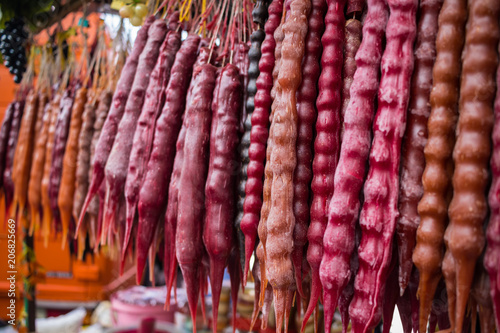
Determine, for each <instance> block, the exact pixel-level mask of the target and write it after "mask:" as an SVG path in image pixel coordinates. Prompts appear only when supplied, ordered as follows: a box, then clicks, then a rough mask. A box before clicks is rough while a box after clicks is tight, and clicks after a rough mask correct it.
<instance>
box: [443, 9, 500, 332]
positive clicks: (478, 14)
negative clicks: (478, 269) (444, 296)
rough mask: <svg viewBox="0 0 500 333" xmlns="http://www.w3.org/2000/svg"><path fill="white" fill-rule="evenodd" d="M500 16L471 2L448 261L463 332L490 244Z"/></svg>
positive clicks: (449, 285)
mask: <svg viewBox="0 0 500 333" xmlns="http://www.w3.org/2000/svg"><path fill="white" fill-rule="evenodd" d="M499 13H500V2H499V1H497V0H475V1H470V3H469V18H468V22H467V28H466V35H465V47H464V53H463V64H462V77H461V85H460V103H459V118H458V125H457V141H456V144H455V149H454V150H453V161H454V162H455V171H454V173H453V199H452V200H451V202H450V208H449V211H448V214H449V217H450V223H449V225H448V227H447V229H446V233H445V235H444V240H445V243H446V254H445V257H444V259H443V275H444V277H445V282H446V290H447V292H448V311H449V315H450V323H451V329H452V330H455V331H456V332H458V333H460V332H461V330H462V325H463V318H464V315H465V310H466V306H467V302H468V299H469V292H470V288H471V285H472V281H473V278H474V271H475V269H474V268H475V266H476V261H477V259H478V258H479V256H480V255H481V252H482V251H483V248H484V244H485V236H484V232H483V223H484V220H485V218H486V215H487V212H488V207H487V201H486V196H485V191H486V189H487V187H488V185H489V179H488V177H489V175H488V166H489V164H488V163H489V159H490V155H491V130H492V128H493V101H494V98H495V70H496V69H497V65H498V54H497V51H496V48H497V45H498V41H499V36H500V29H499V22H498V14H499Z"/></svg>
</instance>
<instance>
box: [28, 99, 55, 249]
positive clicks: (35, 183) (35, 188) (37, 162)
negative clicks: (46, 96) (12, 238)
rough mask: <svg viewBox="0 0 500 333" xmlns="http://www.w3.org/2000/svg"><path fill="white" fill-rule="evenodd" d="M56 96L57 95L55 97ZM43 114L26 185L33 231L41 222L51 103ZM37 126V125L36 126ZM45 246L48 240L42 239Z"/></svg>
mask: <svg viewBox="0 0 500 333" xmlns="http://www.w3.org/2000/svg"><path fill="white" fill-rule="evenodd" d="M56 96H57V95H56ZM40 101H41V103H39V107H41V104H43V102H42V101H43V97H42V96H40ZM43 108H44V110H43V113H42V112H40V111H39V114H38V119H37V122H38V121H40V122H41V128H40V130H39V131H37V134H36V141H35V145H34V148H33V156H32V163H31V171H30V175H29V183H28V205H29V207H30V215H31V226H32V228H31V229H32V230H30V232H31V231H33V230H35V229H36V228H37V227H40V221H41V218H40V217H41V207H42V206H41V204H42V201H41V200H42V198H41V191H40V190H41V186H42V177H43V165H44V162H45V144H46V143H47V137H48V133H49V125H50V116H51V111H52V106H51V102H50V101H48V103H46V104H45V105H44V106H43ZM37 126H38V124H37ZM42 236H44V231H42ZM43 238H44V242H45V246H46V245H47V244H46V241H47V240H48V238H46V237H43Z"/></svg>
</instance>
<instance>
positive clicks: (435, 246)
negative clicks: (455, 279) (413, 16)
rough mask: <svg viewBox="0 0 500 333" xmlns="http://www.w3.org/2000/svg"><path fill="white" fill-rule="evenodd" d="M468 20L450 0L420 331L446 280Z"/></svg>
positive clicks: (436, 72) (434, 98)
mask: <svg viewBox="0 0 500 333" xmlns="http://www.w3.org/2000/svg"><path fill="white" fill-rule="evenodd" d="M466 19H467V1H466V0H445V1H444V3H443V7H442V9H441V12H440V14H439V22H438V24H439V29H438V34H437V37H436V52H437V54H436V62H435V63H434V68H433V72H432V79H433V87H432V90H431V96H430V102H431V114H430V116H429V121H428V124H427V128H428V131H429V134H428V139H427V144H426V146H425V149H424V155H425V163H426V166H425V169H424V173H423V175H422V184H423V187H424V194H423V196H422V199H421V200H420V203H419V204H418V213H419V215H420V225H419V227H418V230H417V245H416V247H415V250H414V252H413V262H414V263H415V266H416V267H417V268H418V271H419V274H420V281H419V286H418V292H417V294H418V297H419V299H420V312H419V317H420V319H419V322H420V324H419V326H420V331H422V332H423V331H424V330H425V329H426V327H427V320H428V317H429V313H430V310H431V304H432V300H433V298H434V293H435V291H436V288H437V284H438V282H439V280H440V279H441V261H442V259H443V255H444V241H443V236H444V230H445V228H446V224H447V223H448V204H449V201H450V199H451V196H450V191H451V188H450V187H451V176H452V172H453V161H452V159H451V154H452V151H453V147H454V145H455V126H456V122H457V113H458V109H457V107H458V96H459V95H458V92H459V78H460V71H461V65H462V62H461V55H462V48H463V43H464V34H465V32H464V28H465V21H466Z"/></svg>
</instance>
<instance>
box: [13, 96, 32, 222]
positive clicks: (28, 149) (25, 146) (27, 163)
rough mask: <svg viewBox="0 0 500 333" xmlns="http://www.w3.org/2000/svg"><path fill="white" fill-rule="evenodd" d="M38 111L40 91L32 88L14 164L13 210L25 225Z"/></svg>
mask: <svg viewBox="0 0 500 333" xmlns="http://www.w3.org/2000/svg"><path fill="white" fill-rule="evenodd" d="M37 112H38V93H37V91H36V90H35V89H31V90H30V92H29V93H28V96H27V98H26V104H25V108H24V115H23V118H22V121H21V127H20V129H19V139H18V142H17V146H16V151H15V155H14V164H13V166H12V180H13V181H14V201H13V209H14V210H13V212H15V211H16V209H17V210H18V212H19V214H18V217H19V219H20V222H22V223H23V224H24V227H25V228H26V227H28V226H27V225H26V223H27V222H28V221H29V220H27V219H26V218H25V215H24V207H25V205H26V197H27V196H28V182H29V174H30V171H31V160H32V159H31V158H32V154H33V143H34V142H33V141H34V139H35V125H36V120H37Z"/></svg>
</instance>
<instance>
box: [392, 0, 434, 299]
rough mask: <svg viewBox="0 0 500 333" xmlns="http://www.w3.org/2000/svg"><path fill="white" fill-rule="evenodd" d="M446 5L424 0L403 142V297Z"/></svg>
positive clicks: (399, 235)
mask: <svg viewBox="0 0 500 333" xmlns="http://www.w3.org/2000/svg"><path fill="white" fill-rule="evenodd" d="M442 4H443V0H421V1H420V10H419V17H420V18H419V22H418V26H417V41H416V45H415V69H414V71H413V78H412V82H411V97H410V104H409V110H408V124H407V128H406V133H405V137H404V139H403V151H402V159H401V170H400V173H401V184H400V194H399V214H400V216H399V219H398V222H397V224H396V235H397V242H398V254H399V288H400V294H401V295H402V294H403V292H404V290H405V289H406V286H407V285H408V282H409V281H410V275H411V270H412V267H413V261H412V260H411V256H412V253H413V249H414V247H415V243H416V241H417V238H416V234H417V228H418V225H419V223H420V217H419V215H418V211H417V207H418V202H419V201H420V199H421V198H422V194H423V191H424V189H423V186H422V174H423V172H424V168H425V156H424V147H425V143H426V141H427V120H428V118H429V114H430V112H431V106H430V104H429V99H430V93H431V88H432V66H433V65H434V60H435V57H436V34H437V29H438V22H437V21H438V14H439V10H440V9H441V5H442Z"/></svg>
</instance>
